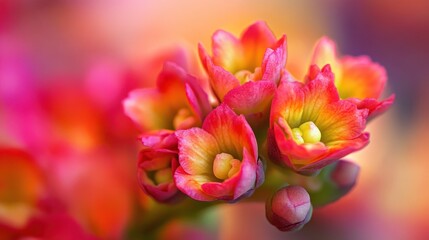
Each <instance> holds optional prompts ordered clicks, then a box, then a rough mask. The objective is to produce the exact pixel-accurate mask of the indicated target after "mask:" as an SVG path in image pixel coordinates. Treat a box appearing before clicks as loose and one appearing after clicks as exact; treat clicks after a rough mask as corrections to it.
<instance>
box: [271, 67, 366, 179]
mask: <svg viewBox="0 0 429 240" xmlns="http://www.w3.org/2000/svg"><path fill="white" fill-rule="evenodd" d="M308 76H309V77H308V78H309V80H308V82H307V83H305V84H303V83H300V82H290V81H288V80H287V79H282V81H281V82H280V86H279V88H278V90H277V93H276V96H275V97H274V99H273V104H272V107H271V120H270V124H271V125H270V132H269V137H268V148H269V149H268V151H269V156H270V158H271V159H272V160H273V161H275V162H278V163H280V164H282V165H285V166H288V167H290V168H292V169H293V170H295V171H297V172H300V173H308V174H309V173H312V172H314V171H317V170H319V169H320V168H322V167H324V166H326V165H328V164H329V163H331V162H332V161H334V160H337V159H340V158H341V157H344V156H345V155H347V154H349V153H351V152H354V151H357V150H359V149H361V148H363V147H365V146H366V145H367V144H368V141H369V134H368V133H364V132H363V130H364V128H365V123H366V118H367V114H368V110H367V109H358V108H357V107H356V105H355V104H353V103H351V102H349V101H345V100H340V98H339V96H338V92H337V89H336V88H335V86H334V78H333V77H334V76H333V73H332V72H331V70H330V67H329V65H327V66H325V67H324V68H323V69H322V70H321V71H320V70H319V68H318V67H317V66H315V65H313V66H311V68H310V73H309V75H308Z"/></svg>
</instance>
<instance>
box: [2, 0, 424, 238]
mask: <svg viewBox="0 0 429 240" xmlns="http://www.w3.org/2000/svg"><path fill="white" fill-rule="evenodd" d="M427 9H429V2H427V1H425V0H408V1H403V0H400V1H388V0H381V1H371V0H361V1H339V0H327V1H311V0H302V1H283V0H271V1H256V0H251V1H249V0H246V1H244V0H233V1H192V0H183V1H167V0H160V1H139V0H127V1H119V0H103V1H101V0H87V1H70V0H56V1H54V0H13V1H12V0H10V1H8V0H1V1H0V148H1V150H0V239H15V238H17V236H22V231H24V232H25V233H26V234H28V235H34V236H41V235H40V234H42V233H40V231H41V230H40V228H41V226H43V227H42V228H43V229H44V232H46V233H49V235H50V236H57V237H58V236H70V239H134V238H133V234H134V233H135V232H138V227H136V226H135V222H138V221H140V220H141V219H144V218H145V216H144V214H143V213H144V210H145V209H148V208H150V207H151V206H152V205H153V203H152V202H151V200H149V199H148V198H147V197H146V196H145V195H144V194H143V193H142V192H141V191H140V190H139V188H138V186H137V182H136V177H135V172H136V169H135V166H136V160H137V153H138V149H139V147H140V146H139V144H138V141H137V140H136V139H137V136H138V130H137V129H136V128H135V127H134V125H133V124H132V123H131V121H130V120H129V119H128V118H127V117H125V116H124V114H123V111H122V106H121V101H122V99H124V98H125V97H126V96H127V94H128V92H129V91H130V90H132V89H134V88H139V87H146V86H152V85H153V83H154V81H155V79H156V75H157V73H158V72H159V70H160V69H161V67H162V62H163V61H164V60H166V59H168V60H171V61H182V62H183V60H185V61H186V62H189V69H188V70H189V71H190V72H192V73H193V74H195V75H198V76H202V77H204V75H203V73H202V71H201V69H200V68H199V67H197V68H195V67H193V66H195V64H194V63H196V62H197V61H198V60H197V53H196V50H197V43H199V42H201V43H202V44H203V45H204V46H206V48H207V47H209V46H210V45H211V35H212V34H213V32H214V31H216V30H217V29H224V30H227V31H229V32H232V33H234V34H235V35H239V34H240V33H241V32H242V30H244V29H245V28H246V27H247V26H248V25H250V24H251V23H253V22H255V21H257V20H264V21H266V22H267V24H268V25H269V26H270V27H271V29H272V30H273V32H274V33H275V34H276V35H277V36H278V37H279V36H281V34H283V33H285V34H286V35H287V38H288V52H289V56H288V63H287V67H288V68H294V69H296V71H297V72H304V71H305V70H306V68H307V64H308V62H309V57H310V54H311V52H312V50H313V45H314V43H315V42H316V40H317V39H318V38H320V37H321V36H323V35H326V36H329V37H330V38H332V39H334V40H335V41H336V42H337V45H338V48H339V49H338V50H339V52H340V54H342V55H346V54H347V55H353V56H358V55H369V56H370V57H371V58H372V60H373V61H376V62H378V63H380V64H381V65H383V66H384V67H385V68H386V70H387V73H388V87H387V89H386V91H385V96H388V95H389V94H390V93H395V94H396V101H395V103H394V105H393V107H392V108H391V109H390V110H389V111H388V112H387V113H386V114H384V115H383V116H381V117H379V118H377V119H376V120H374V121H372V122H371V123H370V124H369V126H368V129H369V131H370V132H371V134H372V136H371V144H370V145H369V146H368V147H367V148H365V149H364V150H363V151H361V152H359V153H357V154H355V155H353V156H350V159H351V160H353V161H356V162H357V163H358V164H359V165H360V166H361V175H360V178H359V180H358V183H357V185H356V187H355V188H354V189H353V190H352V192H350V193H349V194H348V195H347V196H345V197H343V198H342V199H340V200H339V201H337V202H335V203H332V204H330V205H328V206H326V207H323V208H320V209H317V210H316V211H315V212H314V216H313V219H312V220H311V222H310V223H309V224H307V225H306V226H305V227H304V229H303V230H302V231H300V232H297V233H282V232H279V231H278V230H277V229H275V228H274V227H273V226H271V225H269V223H268V222H267V221H266V219H265V214H264V204H262V203H238V204H233V205H224V206H221V207H218V208H216V209H214V210H212V211H214V212H215V214H214V215H215V217H216V218H217V219H218V221H216V227H215V230H213V229H210V227H209V230H207V231H205V230H204V229H199V228H197V227H192V224H190V225H189V224H181V223H176V222H172V223H171V224H169V226H168V227H169V228H170V232H172V233H174V234H165V236H164V238H166V239H174V237H176V238H179V236H182V235H183V236H185V235H186V234H190V235H188V239H190V237H189V236H192V237H193V238H194V239H226V240H229V239H314V238H315V237H317V238H318V239H356V240H358V239H428V238H429V188H428V184H429V180H428V178H427V172H428V170H429V159H428V156H429V155H428V154H429V152H428V150H427V147H426V143H427V141H428V140H429V139H428V136H429V128H428V127H427V119H428V118H429V108H428V107H427V103H428V101H429V90H428V88H429V85H428V81H429V77H428V76H429V61H427V58H428V57H429V45H428V44H427V43H428V42H429V14H427ZM177 46H180V47H181V48H180V49H181V50H177ZM183 49H186V50H187V51H184V50H183ZM197 66H198V65H197ZM7 159H16V161H14V162H16V164H13V165H11V164H9V163H8V162H10V161H2V160H7ZM8 181H9V182H8ZM8 186H9V187H10V188H11V189H15V190H16V189H19V191H18V190H16V191H12V192H13V194H11V193H10V191H9V193H8V191H7V190H8ZM209 215H210V214H209ZM22 229H24V230H22ZM183 229H184V230H183ZM184 232H186V234H184ZM20 234H21V235H20ZM24 235H25V234H24ZM137 235H138V234H137ZM173 236H174V237H173ZM43 239H44V238H43ZM52 239H56V238H55V237H53V238H52ZM57 239H58V238H57ZM136 239H137V238H136ZM143 239H145V238H143Z"/></svg>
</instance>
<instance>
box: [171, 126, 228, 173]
mask: <svg viewBox="0 0 429 240" xmlns="http://www.w3.org/2000/svg"><path fill="white" fill-rule="evenodd" d="M176 136H177V139H178V140H179V163H180V166H182V168H183V170H184V171H185V172H186V173H188V174H192V175H201V174H208V175H213V170H212V169H213V160H214V158H215V157H216V154H218V153H220V150H219V146H218V143H217V142H216V139H215V138H214V137H213V136H212V135H211V134H210V133H208V132H207V131H205V130H203V129H201V128H191V129H188V130H178V131H176Z"/></svg>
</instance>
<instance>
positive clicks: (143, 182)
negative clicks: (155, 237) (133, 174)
mask: <svg viewBox="0 0 429 240" xmlns="http://www.w3.org/2000/svg"><path fill="white" fill-rule="evenodd" d="M154 138H155V139H154ZM153 140H154V141H153ZM142 142H143V143H144V145H146V146H148V145H151V147H145V148H143V149H142V150H141V151H140V155H139V162H138V180H139V184H140V187H141V188H142V189H143V190H144V191H145V192H146V193H147V194H148V195H150V196H151V197H153V198H154V199H155V200H157V201H158V202H163V203H172V202H176V201H178V200H180V199H181V197H182V196H183V195H182V193H181V192H180V191H179V190H178V189H177V187H176V184H175V183H174V181H173V173H174V172H175V171H176V168H177V167H178V165H179V162H178V154H177V151H178V150H177V138H176V136H175V135H174V132H173V131H164V132H163V133H158V134H155V135H154V136H153V137H149V136H145V137H144V138H143V139H142Z"/></svg>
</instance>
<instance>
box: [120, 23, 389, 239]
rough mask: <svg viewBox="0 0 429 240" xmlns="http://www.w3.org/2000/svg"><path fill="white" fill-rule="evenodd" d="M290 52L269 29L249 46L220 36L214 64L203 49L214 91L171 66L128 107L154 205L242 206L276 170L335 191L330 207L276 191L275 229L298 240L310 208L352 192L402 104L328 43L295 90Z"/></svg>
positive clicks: (292, 191) (381, 81)
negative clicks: (379, 128)
mask: <svg viewBox="0 0 429 240" xmlns="http://www.w3.org/2000/svg"><path fill="white" fill-rule="evenodd" d="M286 46H287V40H286V36H285V35H283V36H282V37H280V38H279V39H277V38H276V37H275V35H274V34H273V33H272V31H271V30H270V29H269V28H268V26H267V25H266V24H265V23H264V22H256V23H254V24H252V25H251V26H249V27H248V28H247V29H246V30H245V31H244V32H243V33H242V35H241V36H240V37H239V38H237V37H235V36H234V35H232V34H231V33H228V32H226V31H222V30H219V31H217V32H215V33H214V35H213V37H212V49H211V52H212V53H211V54H210V53H209V52H208V51H207V50H206V48H205V47H203V45H202V44H200V45H199V46H198V50H199V51H198V52H199V57H200V59H201V63H202V65H203V67H204V69H205V71H206V73H207V79H206V78H204V77H195V76H192V75H191V74H190V73H188V72H187V71H186V70H184V68H182V67H181V66H180V63H179V64H177V63H174V64H173V63H165V65H164V68H163V70H162V71H161V73H160V74H159V76H158V78H157V82H156V87H154V88H145V89H137V90H134V91H132V92H131V93H130V94H129V96H128V98H127V99H125V100H124V102H123V105H124V109H125V113H126V114H127V115H128V116H129V117H130V118H131V119H132V120H133V121H134V122H135V123H136V124H137V125H138V126H139V128H140V129H141V136H140V141H141V143H142V144H143V149H142V150H141V152H140V155H139V161H138V179H139V183H140V186H141V188H142V189H143V190H144V191H145V192H146V193H147V194H148V195H150V196H152V197H153V198H154V199H156V200H157V201H159V202H163V203H173V202H174V203H176V202H178V201H179V200H180V199H183V198H184V197H190V198H192V199H195V200H198V201H215V200H223V201H227V202H236V201H238V200H240V199H242V198H245V197H249V196H252V194H253V193H254V191H255V189H256V188H258V187H259V186H261V185H262V183H263V182H264V180H265V181H270V179H271V176H272V174H273V173H272V169H275V171H280V172H281V173H282V174H284V175H292V174H295V175H297V176H316V177H315V178H316V179H317V180H318V181H320V182H321V183H322V185H323V186H324V188H321V189H322V190H323V189H328V190H329V191H328V190H326V191H327V192H329V193H328V195H329V196H327V197H326V196H324V197H323V199H324V200H323V201H322V202H314V201H312V199H318V198H320V196H321V195H320V194H322V195H323V194H325V195H326V192H325V193H320V192H323V191H322V190H320V189H319V191H311V189H307V188H306V186H298V185H296V186H295V185H293V184H295V183H294V182H293V181H284V182H282V183H281V187H280V189H279V186H276V187H274V188H272V192H275V193H274V195H273V196H272V197H271V198H269V199H268V200H267V204H266V209H267V218H268V220H269V221H270V222H271V223H272V224H273V225H275V226H276V227H278V228H279V229H280V230H283V231H290V230H294V229H299V228H301V227H302V226H303V225H304V224H305V223H306V222H308V221H309V220H310V218H311V212H312V209H313V207H312V204H313V205H321V204H326V203H329V202H331V201H333V200H335V199H337V198H338V197H340V196H341V195H344V194H345V193H346V192H347V191H348V190H350V188H351V187H352V186H353V185H354V183H355V180H356V178H357V173H358V170H359V168H358V167H357V166H355V165H354V164H352V163H349V162H347V161H344V160H341V159H342V158H344V157H345V156H347V155H348V154H350V153H352V152H355V151H358V150H360V149H362V148H364V147H365V146H366V145H367V144H368V143H369V133H368V132H365V127H366V124H367V122H368V120H369V119H372V118H374V117H375V116H377V115H379V114H381V113H383V112H384V111H386V110H387V109H388V107H389V106H390V105H391V104H392V103H393V101H394V95H392V96H390V97H389V98H387V99H386V100H379V98H380V95H381V93H382V91H383V89H384V87H385V85H386V79H387V78H386V72H385V70H384V68H383V67H382V66H380V65H379V64H377V63H374V62H372V61H371V60H370V58H368V57H366V56H361V57H352V56H345V57H339V56H337V53H336V47H335V44H334V43H333V41H331V40H330V39H328V38H326V37H323V38H322V39H321V40H319V41H318V42H317V43H316V46H315V49H314V53H313V56H312V57H311V62H310V63H308V72H307V74H306V75H305V77H304V78H303V79H296V78H295V77H294V76H293V73H292V72H290V71H289V70H288V68H287V66H286V60H287V55H288V54H287V48H286ZM206 81H207V82H208V84H207V82H206ZM205 86H210V87H209V88H207V87H205ZM340 163H341V164H340ZM287 169H288V170H287ZM350 169H352V170H350ZM321 171H326V173H325V174H320V176H317V175H318V174H319V173H320V172H321ZM349 175H350V176H349ZM265 185H266V186H267V188H268V189H269V188H270V187H272V186H273V184H271V183H270V182H267V184H264V186H265ZM285 185H286V187H284V186H285ZM263 188H264V187H263ZM318 194H319V195H318ZM310 199H311V201H310Z"/></svg>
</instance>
